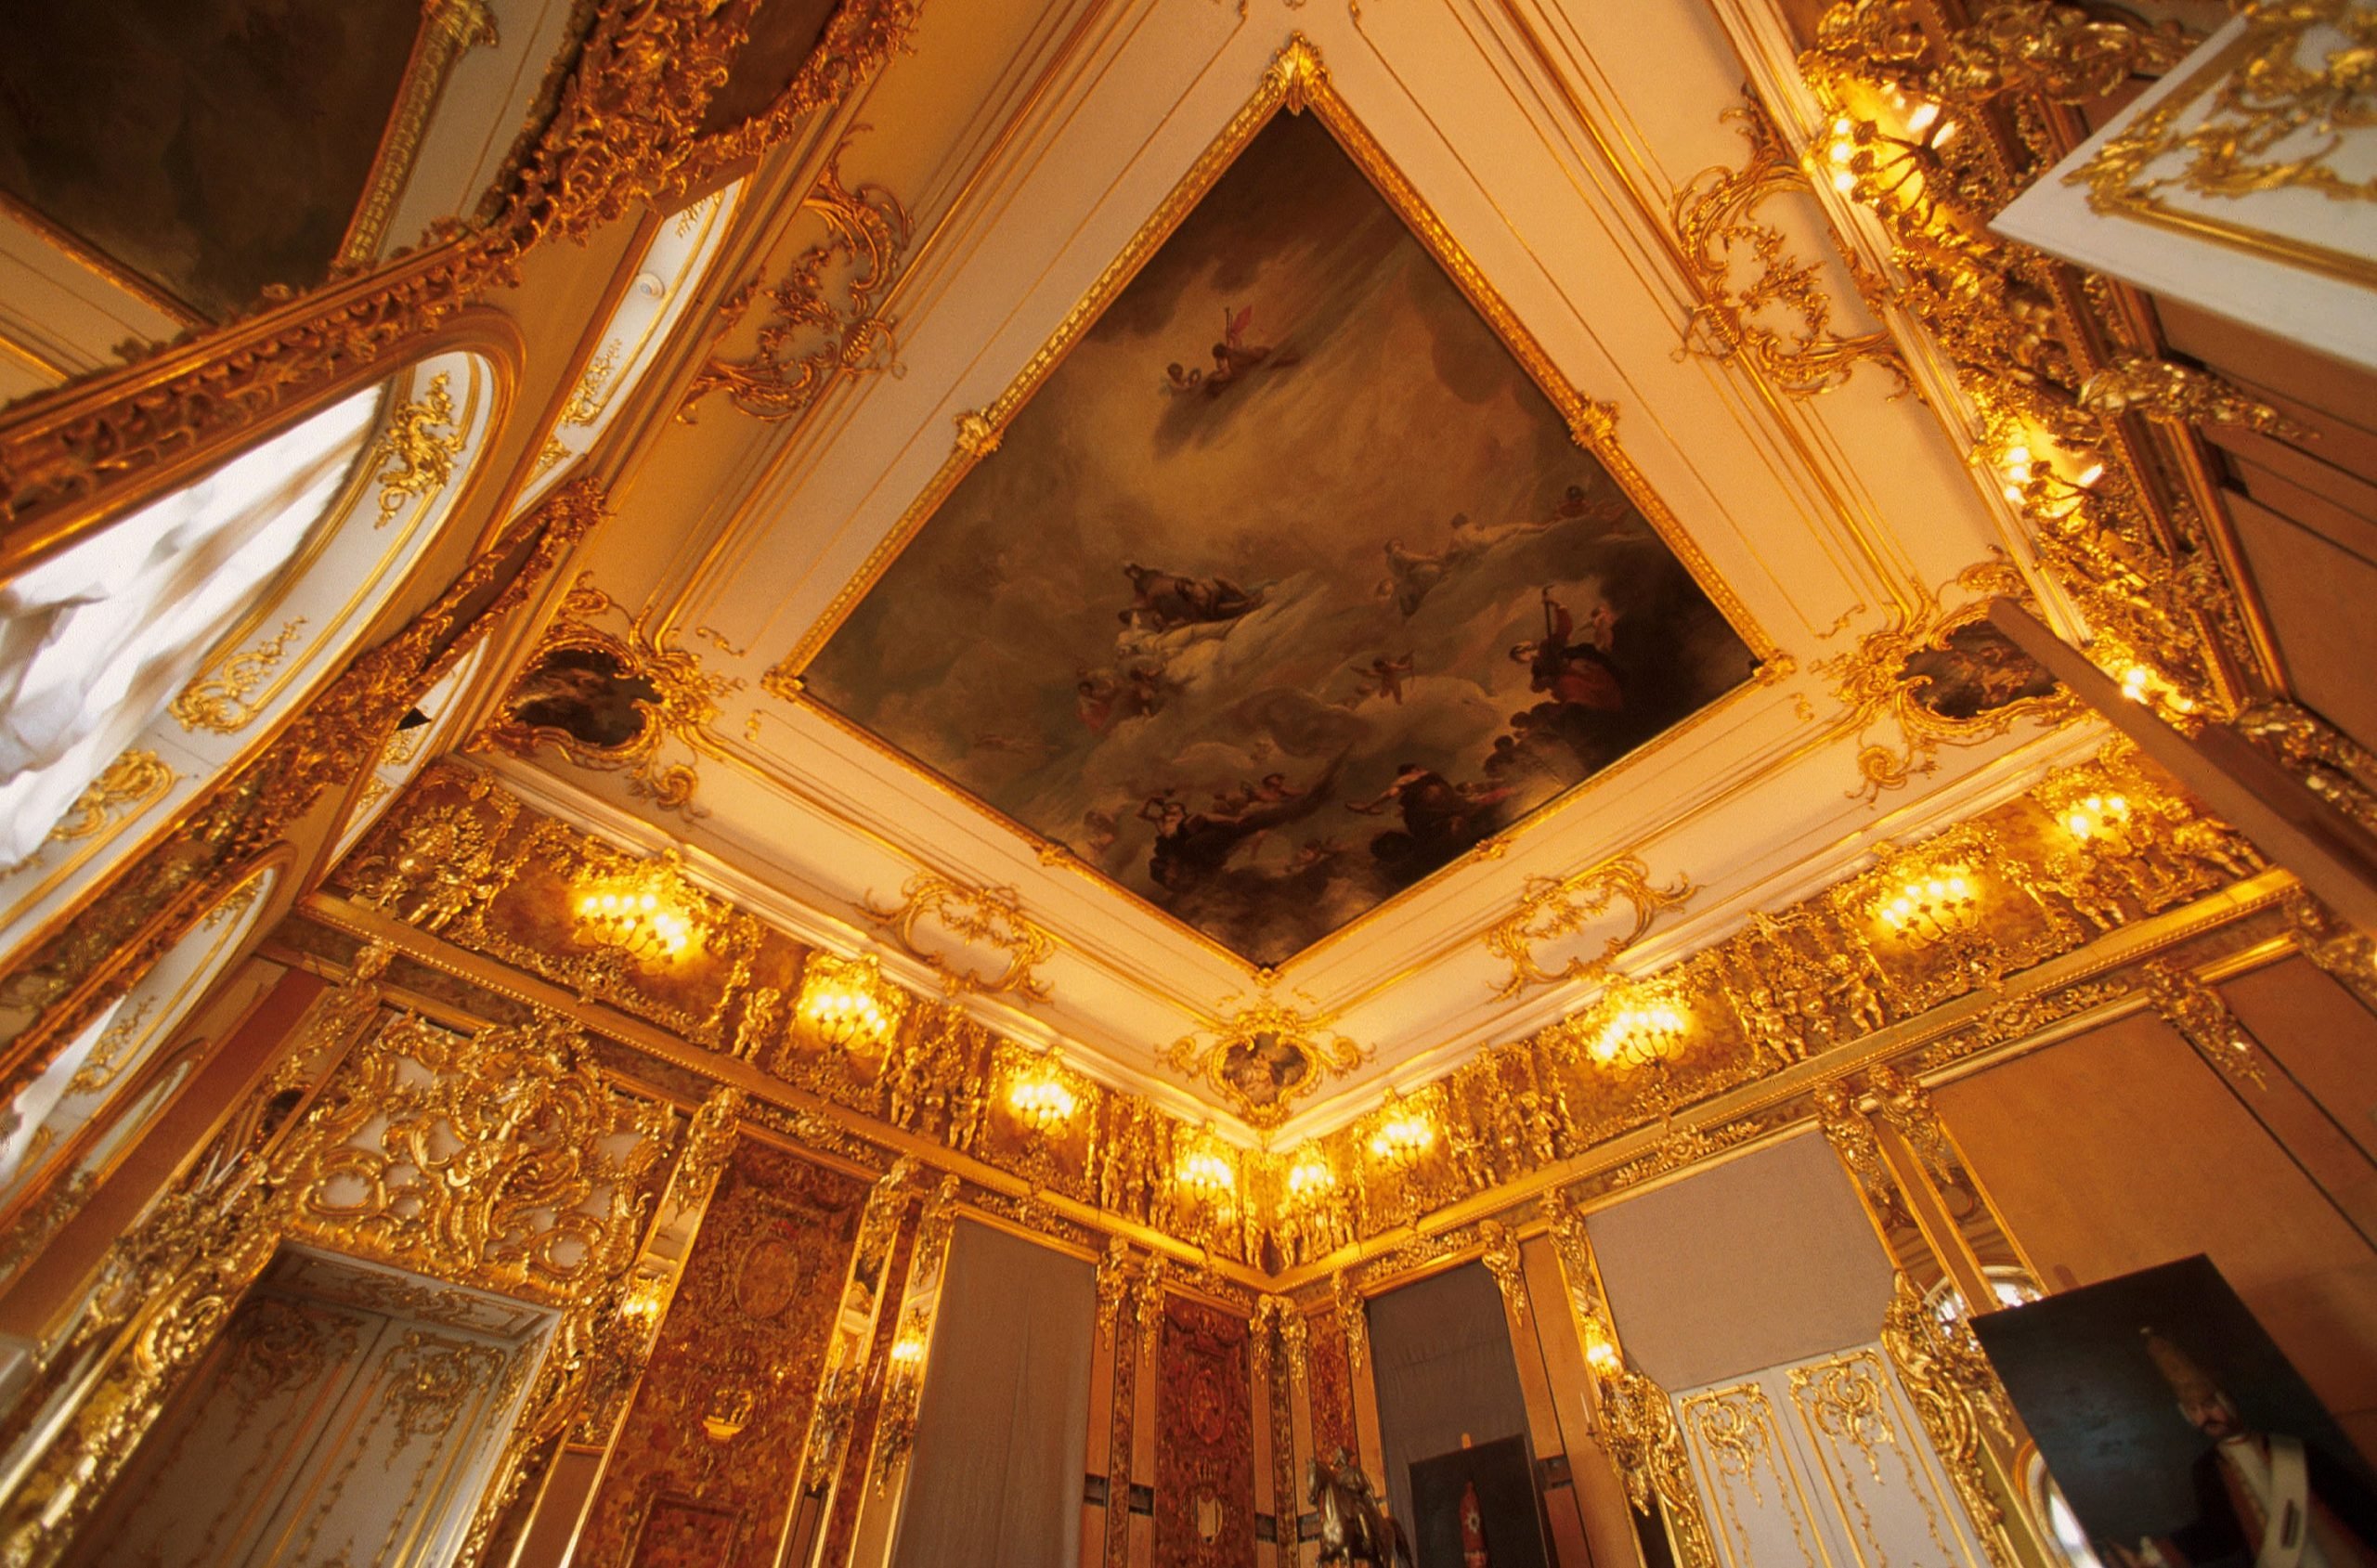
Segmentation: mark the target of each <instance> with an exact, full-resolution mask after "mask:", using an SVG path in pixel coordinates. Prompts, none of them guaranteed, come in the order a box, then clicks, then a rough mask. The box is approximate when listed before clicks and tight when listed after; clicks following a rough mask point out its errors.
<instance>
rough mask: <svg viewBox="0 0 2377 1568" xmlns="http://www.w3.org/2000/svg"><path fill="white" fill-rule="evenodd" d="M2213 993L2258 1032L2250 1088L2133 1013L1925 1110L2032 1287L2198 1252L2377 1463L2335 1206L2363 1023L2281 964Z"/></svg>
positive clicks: (2326, 990)
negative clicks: (1992, 1212) (1946, 1133)
mask: <svg viewBox="0 0 2377 1568" xmlns="http://www.w3.org/2000/svg"><path fill="white" fill-rule="evenodd" d="M2227 994H2228V999H2229V1000H2230V1003H2231V1005H2232V1006H2233V1007H2234V1008H2235V1009H2236V1010H2237V1012H2238V1013H2239V1016H2240V1017H2242V1018H2244V1019H2245V1020H2246V1021H2247V1022H2249V1023H2251V1024H2252V1025H2253V1026H2254V1027H2255V1028H2256V1029H2257V1030H2265V1031H2267V1032H2265V1033H2264V1034H2263V1041H2264V1044H2265V1045H2266V1047H2267V1050H2268V1052H2269V1054H2270V1056H2271V1058H2272V1061H2271V1063H2270V1070H2269V1071H2268V1072H2267V1074H2266V1076H2267V1079H2268V1080H2269V1086H2268V1087H2267V1088H2264V1089H2259V1090H2256V1089H2253V1088H2250V1087H2241V1086H2236V1085H2232V1084H2231V1083H2230V1082H2229V1081H2228V1080H2227V1079H2224V1078H2223V1077H2222V1076H2221V1075H2220V1074H2219V1073H2217V1072H2215V1070H2214V1069H2212V1068H2211V1067H2209V1066H2208V1065H2206V1064H2205V1063H2204V1061H2203V1060H2202V1058H2201V1057H2199V1056H2197V1055H2196V1054H2195V1052H2194V1051H2193V1050H2191V1049H2190V1048H2189V1046H2188V1044H2187V1043H2186V1042H2185V1041H2183V1040H2182V1039H2181V1038H2180V1037H2179V1036H2178V1035H2177V1034H2176V1033H2174V1032H2173V1031H2172V1030H2170V1029H2169V1028H2167V1027H2166V1026H2164V1025H2163V1023H2162V1022H2161V1021H2160V1020H2159V1019H2157V1018H2156V1017H2153V1016H2151V1015H2148V1014H2141V1015H2137V1016H2134V1017H2128V1018H2124V1019H2123V1020H2121V1021H2119V1022H2116V1023H2113V1024H2110V1025H2107V1026H2105V1027H2103V1028H2101V1029H2098V1030H2091V1031H2089V1032H2087V1033H2085V1034H2082V1035H2079V1036H2077V1037H2075V1038H2073V1039H2071V1040H2068V1041H2065V1042H2063V1043H2059V1044H2057V1045H2054V1046H2052V1047H2049V1048H2047V1049H2046V1050H2042V1051H2038V1052H2034V1053H2032V1054H2030V1055H2028V1056H2021V1057H2019V1058H2017V1059H2015V1060H2013V1061H2010V1062H2007V1063H2006V1064H2004V1065H2002V1066H1998V1067H1995V1068H1992V1069H1988V1070H1986V1071H1984V1072H1981V1073H1979V1074H1977V1075H1975V1076H1974V1077H1972V1078H1969V1079H1967V1080H1965V1081H1963V1082H1957V1083H1954V1084H1950V1085H1948V1086H1945V1087H1943V1088H1942V1089H1941V1090H1940V1091H1939V1092H1938V1093H1937V1095H1936V1099H1937V1102H1938V1104H1939V1107H1940V1109H1941V1112H1942V1116H1943V1117H1944V1119H1945V1120H1946V1121H1947V1124H1948V1126H1949V1129H1950V1130H1951V1131H1952V1132H1953V1133H1954V1134H1955V1136H1956V1138H1957V1139H1958V1141H1959V1142H1960V1143H1961V1144H1962V1145H1963V1146H1964V1148H1965V1150H1966V1153H1967V1154H1968V1157H1969V1158H1970V1160H1971V1161H1972V1164H1973V1167H1974V1170H1975V1172H1976V1173H1977V1174H1978V1175H1979V1176H1980V1177H1981V1181H1982V1182H1983V1184H1984V1185H1985V1186H1987V1187H1988V1189H1989V1191H1990V1194H1991V1196H1992V1197H1993V1199H1994V1200H1995V1202H1996V1205H1997V1207H1998V1209H1999V1210H2000V1211H2001V1212H2002V1213H2003V1214H2004V1216H2005V1218H2006V1221H2007V1225H2008V1227H2009V1228H2010V1229H2011V1230H2012V1232H2013V1233H2014V1235H2015V1236H2016V1237H2017V1238H2019V1239H2020V1242H2021V1244H2022V1245H2023V1247H2024V1248H2025V1249H2026V1250H2027V1251H2029V1253H2030V1255H2031V1257H2032V1259H2033V1261H2034V1263H2036V1264H2037V1266H2038V1268H2039V1270H2040V1272H2041V1274H2042V1276H2044V1277H2045V1280H2046V1283H2047V1284H2048V1286H2049V1287H2050V1288H2051V1289H2068V1288H2069V1287H2071V1286H2073V1285H2082V1284H2088V1283H2092V1282H2094V1281H2097V1280H2100V1279H2105V1278H2109V1277H2111V1276H2115V1275H2120V1274H2125V1273H2128V1272H2130V1271H2131V1270H2133V1269H2138V1268H2144V1267H2147V1266H2149V1265H2150V1264H2154V1263H2167V1262H2170V1261H2171V1260H2173V1259H2175V1258H2183V1257H2187V1256H2189V1255H2191V1254H2193V1253H2196V1252H2203V1253H2206V1254H2208V1255H2209V1256H2210V1257H2211V1259H2212V1261H2213V1263H2215V1265H2217V1266H2218V1268H2219V1269H2220V1271H2221V1273H2222V1274H2223V1275H2225V1276H2227V1277H2228V1281H2229V1283H2230V1284H2231V1285H2233V1286H2234V1287H2235V1288H2236V1289H2237V1292H2238V1294H2239V1295H2240V1296H2241V1297H2242V1298H2243V1299H2244V1301H2245V1303H2246V1304H2247V1305H2248V1306H2249V1307H2251V1308H2252V1309H2253V1311H2254V1315H2255V1316H2257V1317H2258V1318H2260V1319H2261V1322H2262V1324H2263V1326H2264V1327H2265V1328H2267V1329H2268V1330H2269V1332H2270V1334H2271V1336H2272V1337H2273V1338H2274V1339H2276V1340H2277V1341H2278V1343H2279V1345H2280V1347H2281V1348H2282V1349H2283V1350H2284V1351H2285V1352H2286V1354H2288V1355H2289V1356H2290V1357H2292V1358H2293V1362H2294V1364H2295V1366H2296V1367H2298V1368H2299V1369H2300V1370H2301V1371H2302V1373H2303V1375H2304V1376H2305V1378H2306V1379H2307V1380H2309V1381H2310V1383H2311V1386H2312V1387H2313V1388H2314V1389H2315V1390H2316V1391H2318V1393H2319V1396H2320V1398H2321V1399H2322V1400H2324V1401H2325V1402H2326V1403H2327V1405H2328V1406H2329V1407H2330V1408H2331V1409H2332V1410H2333V1411H2334V1412H2335V1413H2336V1415H2337V1417H2338V1419H2339V1420H2340V1421H2342V1423H2343V1424H2344V1426H2345V1430H2346V1431H2347V1432H2350V1433H2351V1434H2352V1436H2353V1438H2354V1440H2355V1441H2356V1442H2358V1444H2359V1445H2361V1447H2362V1448H2363V1450H2364V1451H2371V1452H2377V1250H2372V1248H2371V1244H2370V1242H2369V1240H2368V1239H2367V1238H2365V1237H2364V1235H2363V1234H2362V1225H2356V1223H2355V1221H2356V1214H2355V1212H2356V1210H2357V1209H2358V1204H2357V1203H2356V1202H2355V1201H2354V1200H2355V1198H2356V1196H2357V1195H2356V1193H2355V1192H2354V1191H2352V1190H2351V1189H2350V1184H2351V1182H2352V1181H2353V1180H2354V1179H2355V1178H2356V1176H2357V1179H2358V1182H2359V1183H2361V1184H2364V1185H2365V1184H2366V1182H2367V1181H2368V1179H2369V1175H2370V1171H2369V1167H2368V1164H2367V1157H2366V1153H2365V1148H2366V1141H2367V1140H2368V1138H2369V1137H2370V1134H2371V1122H2370V1119H2369V1118H2370V1108H2371V1102H2372V1100H2373V1099H2377V1032H2372V1030H2377V1024H2373V1023H2372V1020H2371V1018H2370V1017H2369V1016H2368V1015H2367V1014H2366V1013H2365V1012H2364V1011H2363V1010H2361V1009H2360V1008H2359V1007H2358V1005H2357V1004H2354V1003H2353V1002H2352V1001H2351V999H2350V998H2349V997H2347V996H2345V994H2344V993H2343V992H2342V991H2339V990H2337V989H2336V988H2335V987H2334V985H2333V984H2332V982H2331V981H2329V980H2328V979H2327V978H2326V977H2325V976H2323V975H2320V974H2319V973H2318V972H2317V971H2316V970H2313V969H2311V968H2310V966H2309V965H2306V964H2303V963H2301V962H2300V961H2295V962H2292V963H2290V964H2287V965H2280V966H2276V967H2273V968H2271V969H2268V970H2266V971H2263V972H2261V973H2260V974H2257V975H2254V976H2251V977H2247V978H2245V979H2242V980H2239V981H2233V982H2231V983H2230V984H2229V985H2228V988H2227ZM2298 1083H2299V1085H2300V1086H2299V1087H2298ZM2306 1090H2307V1091H2309V1093H2306ZM2314 1096H2316V1097H2314ZM2331 1118H2332V1120H2331ZM2266 1122H2267V1124H2266ZM2273 1127H2274V1128H2276V1129H2278V1131H2277V1132H2273V1130H2272V1129H2273ZM2342 1128H2351V1129H2355V1130H2356V1133H2355V1135H2354V1137H2353V1138H2352V1139H2347V1138H2346V1137H2345V1135H2344V1134H2342V1133H2341V1131H2340V1129H2342ZM2280 1134H2283V1135H2284V1136H2285V1138H2286V1139H2287V1140H2288V1141H2287V1142H2283V1143H2282V1142H2281V1141H2280ZM2315 1176H2316V1177H2317V1178H2319V1179H2316V1180H2315ZM2363 1224H2364V1225H2365V1222H2363Z"/></svg>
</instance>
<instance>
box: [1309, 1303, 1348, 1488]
mask: <svg viewBox="0 0 2377 1568" xmlns="http://www.w3.org/2000/svg"><path fill="white" fill-rule="evenodd" d="M1305 1392H1306V1393H1308V1394H1309V1396H1310V1397H1311V1400H1312V1451H1313V1452H1314V1453H1315V1454H1317V1455H1319V1456H1320V1457H1321V1458H1329V1457H1331V1455H1334V1454H1335V1453H1336V1452H1337V1451H1338V1450H1339V1449H1341V1448H1342V1449H1344V1451H1345V1452H1346V1453H1347V1454H1352V1453H1353V1452H1354V1451H1355V1442H1354V1374H1353V1368H1352V1367H1350V1366H1349V1365H1348V1364H1347V1358H1346V1354H1345V1336H1344V1334H1343V1333H1341V1332H1339V1331H1338V1328H1337V1322H1336V1319H1334V1318H1332V1317H1331V1316H1329V1315H1326V1314H1324V1315H1321V1316H1318V1317H1316V1318H1314V1319H1313V1320H1312V1361H1311V1377H1310V1380H1308V1382H1307V1383H1306V1385H1305Z"/></svg>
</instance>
